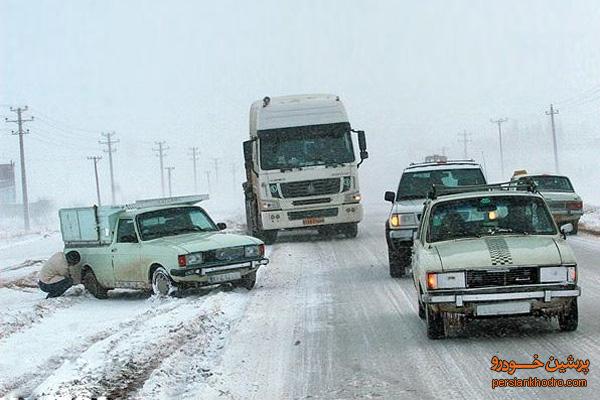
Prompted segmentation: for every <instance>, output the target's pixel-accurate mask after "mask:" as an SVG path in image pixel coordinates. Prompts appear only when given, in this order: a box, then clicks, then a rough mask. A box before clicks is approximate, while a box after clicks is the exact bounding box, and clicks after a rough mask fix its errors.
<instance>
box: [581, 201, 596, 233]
mask: <svg viewBox="0 0 600 400" xmlns="http://www.w3.org/2000/svg"><path fill="white" fill-rule="evenodd" d="M579 228H580V229H581V230H582V231H584V232H589V233H598V234H600V207H597V206H590V205H586V207H585V210H584V213H583V216H582V217H581V219H580V220H579Z"/></svg>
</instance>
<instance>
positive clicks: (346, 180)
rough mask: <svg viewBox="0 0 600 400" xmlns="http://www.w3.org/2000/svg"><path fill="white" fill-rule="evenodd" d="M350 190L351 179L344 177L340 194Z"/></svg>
mask: <svg viewBox="0 0 600 400" xmlns="http://www.w3.org/2000/svg"><path fill="white" fill-rule="evenodd" d="M350 189H352V177H351V176H345V177H344V179H343V180H342V192H346V191H348V190H350Z"/></svg>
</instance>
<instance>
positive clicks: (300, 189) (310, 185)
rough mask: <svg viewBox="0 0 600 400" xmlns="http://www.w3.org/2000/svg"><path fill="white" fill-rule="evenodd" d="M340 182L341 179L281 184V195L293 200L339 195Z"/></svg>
mask: <svg viewBox="0 0 600 400" xmlns="http://www.w3.org/2000/svg"><path fill="white" fill-rule="evenodd" d="M340 182H341V180H340V178H328V179H315V180H312V181H297V182H286V183H282V184H281V194H282V195H283V197H286V198H292V197H306V196H320V195H324V194H333V193H339V191H340Z"/></svg>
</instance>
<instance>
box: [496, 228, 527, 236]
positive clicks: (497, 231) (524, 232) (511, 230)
mask: <svg viewBox="0 0 600 400" xmlns="http://www.w3.org/2000/svg"><path fill="white" fill-rule="evenodd" d="M487 233H488V235H495V234H497V233H500V234H502V233H515V234H521V235H529V234H530V232H527V231H526V230H524V229H521V230H518V229H516V230H515V229H512V228H490V229H488V231H487Z"/></svg>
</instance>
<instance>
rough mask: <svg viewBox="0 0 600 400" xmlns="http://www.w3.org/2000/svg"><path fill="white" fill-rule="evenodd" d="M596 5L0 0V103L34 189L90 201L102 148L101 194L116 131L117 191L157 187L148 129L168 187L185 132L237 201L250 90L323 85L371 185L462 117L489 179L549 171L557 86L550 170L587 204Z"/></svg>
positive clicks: (1, 133) (437, 146)
mask: <svg viewBox="0 0 600 400" xmlns="http://www.w3.org/2000/svg"><path fill="white" fill-rule="evenodd" d="M599 21H600V4H598V2H597V1H585V2H584V1H579V2H564V1H495V2H491V1H481V2H475V1H429V2H421V1H414V2H407V1H402V2H401V1H372V2H366V1H360V2H359V1H305V2H297V1H277V0H273V1H253V2H231V1H227V2H223V1H221V2H208V1H206V2H202V1H191V0H190V1H75V0H71V1H28V2H23V1H19V0H2V1H1V2H0V77H1V79H0V115H2V117H9V118H11V119H12V118H14V114H13V113H10V112H9V110H8V108H7V106H10V105H14V106H17V105H25V104H27V105H29V106H30V112H28V113H27V114H26V115H34V116H35V118H36V120H35V121H33V122H30V123H28V124H27V128H29V129H30V131H31V134H30V135H28V136H27V137H25V141H26V143H25V145H26V157H27V159H28V180H29V186H30V197H31V199H32V200H35V199H39V198H50V199H53V200H54V201H55V202H56V203H57V205H59V206H61V205H70V204H86V203H91V202H93V201H94V200H95V188H94V181H93V169H92V163H91V161H88V160H87V159H86V156H88V155H102V156H103V157H104V158H103V160H102V161H101V162H100V165H99V166H100V169H101V177H100V179H101V185H102V195H103V200H104V201H105V202H106V203H108V201H109V200H110V193H109V178H108V162H107V157H106V156H107V155H106V154H103V153H102V150H101V149H102V147H101V146H100V145H99V144H98V140H99V139H100V132H107V131H115V132H116V133H117V136H116V137H117V138H118V139H120V143H119V144H118V145H117V148H118V151H117V153H115V172H116V180H117V183H118V186H119V193H118V195H117V201H131V200H135V199H136V198H140V197H152V196H157V195H159V194H160V171H159V166H158V159H157V158H156V155H155V153H153V152H152V147H153V142H154V141H158V140H165V141H167V142H168V145H169V146H170V150H169V151H168V157H167V161H166V163H165V165H167V166H174V167H175V170H174V171H173V179H174V181H173V185H174V191H175V194H187V193H191V192H192V191H193V180H192V172H191V171H192V163H191V161H190V157H189V155H188V153H189V150H188V148H189V147H191V146H199V147H200V150H201V168H200V178H201V179H200V183H201V184H202V185H203V187H205V186H206V182H205V179H204V177H205V173H204V171H205V170H209V169H210V170H211V173H212V172H213V170H212V166H213V165H214V164H213V160H212V159H213V158H215V157H216V158H219V159H220V161H219V163H220V181H221V182H220V183H221V185H220V187H219V190H218V191H217V190H215V191H214V192H215V193H214V194H215V196H216V197H217V198H221V199H227V201H228V202H229V203H235V204H236V205H237V204H239V203H240V202H241V200H242V191H241V181H242V177H243V173H242V164H243V159H242V153H241V142H242V141H243V140H245V139H246V138H247V136H248V111H249V107H250V103H251V102H252V101H254V100H256V99H258V98H262V97H263V96H265V95H270V96H275V95H284V94H296V93H335V94H338V95H340V96H341V98H342V100H343V101H344V102H345V104H346V107H347V109H348V113H349V116H350V121H351V124H352V125H353V127H354V128H357V129H364V130H365V131H366V132H367V142H368V146H369V152H370V155H371V158H370V159H369V160H367V161H366V162H365V163H364V164H363V166H362V167H361V171H360V172H361V185H362V190H363V194H364V198H365V199H366V202H367V203H369V202H380V201H382V196H383V191H384V190H386V189H394V188H395V187H396V185H397V182H398V179H399V177H400V174H401V171H402V169H403V168H404V167H405V166H406V164H407V163H408V162H411V161H419V160H421V159H422V158H423V157H424V156H425V155H427V154H430V153H441V152H442V151H443V148H445V150H446V152H447V154H448V155H450V156H453V157H462V156H463V154H462V153H463V151H462V144H461V143H459V141H458V140H459V138H458V132H461V131H462V130H463V129H466V130H467V131H468V132H471V133H472V137H471V138H472V143H470V144H469V156H470V157H473V158H475V159H476V160H477V161H479V162H481V163H483V162H485V165H486V167H487V170H488V175H489V178H490V180H499V179H503V178H504V179H507V178H509V176H510V173H512V171H513V170H514V169H517V168H527V169H529V170H535V171H539V172H544V171H548V172H552V171H553V156H552V142H551V136H550V131H549V123H548V117H547V116H546V115H544V111H545V110H547V109H548V107H549V105H550V103H554V104H555V105H557V107H558V108H559V109H560V114H559V115H558V116H557V123H558V128H559V143H560V161H561V172H562V173H565V174H568V175H571V176H572V178H573V182H574V184H575V186H576V189H578V191H579V192H581V194H582V195H583V196H584V200H585V201H587V202H590V203H595V204H600V189H597V188H596V187H595V184H594V183H595V182H596V181H597V180H598V178H599V177H600V172H598V171H597V164H598V163H597V161H596V158H595V157H596V154H597V153H598V149H599V148H600V139H599V133H600V132H599V126H600V107H599V106H600V52H599V49H600V46H599V38H600V23H599ZM499 117H507V118H509V121H508V122H507V123H506V124H505V125H504V128H505V137H504V144H505V163H506V171H505V172H506V173H505V176H504V177H502V176H501V174H500V171H499V164H500V163H499V151H498V138H497V131H496V127H495V126H494V125H492V124H491V123H490V122H489V119H490V118H499ZM2 125H3V126H2V127H1V130H0V163H1V162H6V161H9V160H11V159H12V160H15V161H18V140H17V137H16V136H11V135H10V134H9V133H10V130H11V129H15V128H16V127H15V126H13V125H14V124H4V123H3V124H2ZM231 163H235V164H237V174H236V178H235V183H234V178H233V177H232V168H233V167H232V166H231ZM211 179H213V188H214V186H215V185H214V176H213V177H211ZM590 179H591V180H592V182H590ZM234 185H235V186H234ZM18 192H19V194H20V188H19V190H18Z"/></svg>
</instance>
